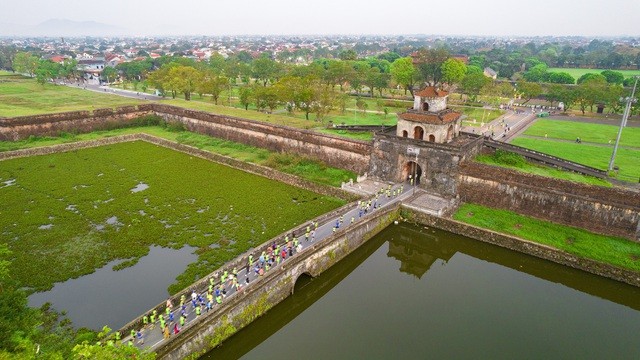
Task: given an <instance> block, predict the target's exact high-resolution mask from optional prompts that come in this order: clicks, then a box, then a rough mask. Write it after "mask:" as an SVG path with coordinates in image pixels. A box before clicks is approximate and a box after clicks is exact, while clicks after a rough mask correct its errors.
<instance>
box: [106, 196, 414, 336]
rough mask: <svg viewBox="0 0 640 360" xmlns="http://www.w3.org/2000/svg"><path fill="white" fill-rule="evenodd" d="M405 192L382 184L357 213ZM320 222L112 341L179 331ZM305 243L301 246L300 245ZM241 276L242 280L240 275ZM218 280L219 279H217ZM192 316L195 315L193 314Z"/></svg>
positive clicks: (293, 248) (310, 235)
mask: <svg viewBox="0 0 640 360" xmlns="http://www.w3.org/2000/svg"><path fill="white" fill-rule="evenodd" d="M403 192H404V185H400V186H398V187H396V188H395V189H393V188H392V186H391V185H389V186H387V187H383V188H381V189H380V190H378V191H376V193H375V195H374V196H373V197H371V198H370V199H368V200H361V201H358V206H357V216H358V218H361V217H362V216H364V215H366V214H368V213H370V212H372V211H374V210H375V209H378V208H379V207H380V206H381V205H382V203H381V200H380V198H381V197H384V196H386V198H387V199H391V198H392V197H393V198H395V197H397V196H399V195H401V194H402V193H403ZM355 220H356V218H355V215H354V216H351V219H350V223H351V224H353V223H354V222H355ZM343 225H344V215H341V216H340V217H339V218H337V219H336V222H335V226H333V229H332V231H333V232H335V231H336V230H337V229H339V228H340V227H342V226H343ZM318 226H319V223H318V222H317V221H312V222H310V223H309V224H307V225H306V226H305V227H303V228H302V230H303V233H298V235H296V234H295V233H291V234H287V235H285V237H284V238H283V239H282V241H281V242H276V241H274V242H273V243H272V244H271V245H269V246H268V247H267V248H266V249H264V250H263V251H261V252H260V253H256V254H249V255H248V257H247V262H246V267H244V268H243V269H241V271H238V268H237V267H234V268H233V269H231V271H229V270H223V271H222V272H221V273H214V274H213V275H212V276H211V277H210V278H209V284H208V288H207V289H206V291H203V292H200V293H199V292H197V291H196V290H193V291H192V292H191V296H190V299H187V296H186V295H184V294H183V295H181V297H180V303H179V305H178V306H174V304H173V302H172V300H171V298H169V299H167V302H166V306H165V309H164V312H161V313H159V312H158V310H153V311H152V312H151V313H148V314H145V315H144V316H143V317H142V327H141V328H140V329H138V330H131V333H130V336H129V337H127V339H125V340H124V341H121V340H120V333H119V332H116V333H115V336H114V337H115V342H116V343H117V344H120V343H126V344H127V345H129V346H133V345H134V341H135V342H136V343H137V344H139V345H143V344H144V339H145V333H146V334H149V333H150V332H151V331H154V330H155V328H156V326H158V325H159V330H160V333H161V334H162V335H163V339H167V338H169V337H170V336H172V335H175V334H178V333H179V332H180V331H181V330H182V328H184V326H185V325H187V323H188V321H193V319H195V318H198V317H200V316H201V315H202V314H203V313H205V312H209V311H210V310H212V309H213V308H214V306H216V305H221V304H222V303H223V301H224V299H225V298H226V297H227V296H229V295H232V294H233V293H236V292H240V291H241V290H242V288H243V287H244V286H247V285H249V283H250V282H251V278H253V279H256V278H259V277H261V276H263V275H264V274H265V273H267V272H268V271H270V270H271V269H273V268H274V267H277V266H278V265H280V264H281V263H283V262H285V261H286V260H287V259H288V258H290V257H292V256H294V255H295V254H296V253H298V252H300V251H301V250H302V249H303V247H306V245H307V244H308V243H312V242H314V241H315V240H316V235H317V232H318ZM303 243H304V245H303ZM241 277H242V278H243V279H242V280H241V279H240V278H241ZM218 280H219V282H218ZM192 315H195V317H192Z"/></svg>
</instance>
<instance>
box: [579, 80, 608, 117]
mask: <svg viewBox="0 0 640 360" xmlns="http://www.w3.org/2000/svg"><path fill="white" fill-rule="evenodd" d="M596 75H598V76H597V77H595V76H594V77H592V78H590V79H587V80H585V81H583V82H582V83H581V84H580V85H578V86H577V87H576V102H577V103H578V105H579V106H580V111H582V114H583V115H584V113H585V110H586V108H587V106H588V107H589V108H590V111H591V112H593V105H595V104H596V103H597V102H604V101H605V94H606V92H607V81H606V80H605V78H604V76H602V75H600V74H596Z"/></svg>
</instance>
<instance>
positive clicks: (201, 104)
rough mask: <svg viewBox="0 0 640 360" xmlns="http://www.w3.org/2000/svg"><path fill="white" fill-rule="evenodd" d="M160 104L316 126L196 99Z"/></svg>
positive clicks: (300, 120)
mask: <svg viewBox="0 0 640 360" xmlns="http://www.w3.org/2000/svg"><path fill="white" fill-rule="evenodd" d="M160 103H161V104H167V105H173V106H179V107H183V108H186V109H193V110H202V111H207V112H211V113H215V114H220V115H228V116H236V117H239V118H243V119H250V120H257V121H264V122H268V123H272V124H277V125H286V126H292V127H296V128H299V129H312V128H314V127H317V126H318V123H317V122H315V121H313V120H305V119H304V116H303V117H302V118H298V117H293V116H288V115H286V114H265V113H263V112H259V111H255V110H244V109H239V108H235V107H230V106H223V105H216V104H214V103H213V102H207V101H200V100H197V99H194V100H191V101H186V100H184V99H178V98H176V99H171V98H167V99H166V100H162V101H161V102H160Z"/></svg>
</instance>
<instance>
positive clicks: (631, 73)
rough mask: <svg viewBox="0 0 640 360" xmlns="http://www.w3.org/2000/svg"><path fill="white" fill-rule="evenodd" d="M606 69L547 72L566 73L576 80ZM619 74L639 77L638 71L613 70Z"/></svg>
mask: <svg viewBox="0 0 640 360" xmlns="http://www.w3.org/2000/svg"><path fill="white" fill-rule="evenodd" d="M605 70H607V69H579V68H549V70H548V71H549V72H566V73H568V74H569V75H571V76H573V77H574V78H575V79H576V80H578V78H580V77H581V76H582V75H584V74H587V73H596V74H600V73H601V72H603V71H605ZM613 71H619V72H621V73H622V74H623V75H624V77H632V76H634V75H640V70H613Z"/></svg>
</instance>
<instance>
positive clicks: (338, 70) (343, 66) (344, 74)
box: [325, 60, 355, 91]
mask: <svg viewBox="0 0 640 360" xmlns="http://www.w3.org/2000/svg"><path fill="white" fill-rule="evenodd" d="M354 74H355V70H354V69H353V67H352V66H351V64H350V63H349V62H347V61H338V60H329V61H328V62H327V72H326V75H325V79H326V81H327V84H330V85H340V90H341V91H342V90H343V86H344V84H345V83H347V82H349V81H350V80H351V79H352V78H353V76H354Z"/></svg>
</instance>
